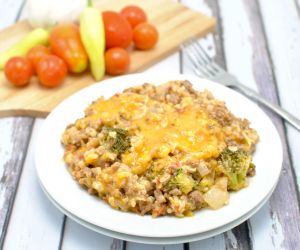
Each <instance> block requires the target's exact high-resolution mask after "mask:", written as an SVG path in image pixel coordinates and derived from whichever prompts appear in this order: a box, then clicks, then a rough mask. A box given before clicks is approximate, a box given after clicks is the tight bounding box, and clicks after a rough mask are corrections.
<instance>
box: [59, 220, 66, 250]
mask: <svg viewBox="0 0 300 250" xmlns="http://www.w3.org/2000/svg"><path fill="white" fill-rule="evenodd" d="M66 220H67V216H66V215H64V216H63V221H62V225H61V230H60V236H59V244H58V249H59V250H61V249H62V246H63V241H64V234H65V228H66Z"/></svg>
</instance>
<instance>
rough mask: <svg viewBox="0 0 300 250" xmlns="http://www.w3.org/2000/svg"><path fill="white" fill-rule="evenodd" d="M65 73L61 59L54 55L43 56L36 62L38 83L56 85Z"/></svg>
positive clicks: (64, 65) (47, 85) (60, 81)
mask: <svg viewBox="0 0 300 250" xmlns="http://www.w3.org/2000/svg"><path fill="white" fill-rule="evenodd" d="M66 74H67V66H66V64H65V63H64V61H63V60H62V59H60V58H59V57H57V56H54V55H46V56H44V57H43V58H42V59H41V60H40V61H39V62H38V64H37V75H38V78H39V80H40V83H41V84H42V85H43V86H46V87H56V86H58V85H60V84H61V83H62V81H63V80H64V79H65V77H66Z"/></svg>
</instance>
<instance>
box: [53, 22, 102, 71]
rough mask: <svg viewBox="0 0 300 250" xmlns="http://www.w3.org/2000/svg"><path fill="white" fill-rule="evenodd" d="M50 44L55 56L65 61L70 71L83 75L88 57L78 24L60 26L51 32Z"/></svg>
mask: <svg viewBox="0 0 300 250" xmlns="http://www.w3.org/2000/svg"><path fill="white" fill-rule="evenodd" d="M49 42H50V46H51V50H52V52H53V54H55V55H57V56H58V57H60V58H61V59H63V60H64V62H65V63H66V64H67V66H68V69H69V71H71V72H73V73H81V72H83V71H84V70H85V69H86V68H87V66H88V56H87V54H86V52H85V49H84V46H83V44H82V41H81V38H80V33H79V27H78V26H77V25H76V24H74V23H62V24H58V25H57V26H55V27H54V28H53V30H52V31H51V33H50V38H49ZM99 46H100V44H99Z"/></svg>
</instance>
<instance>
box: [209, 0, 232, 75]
mask: <svg viewBox="0 0 300 250" xmlns="http://www.w3.org/2000/svg"><path fill="white" fill-rule="evenodd" d="M205 2H206V4H207V5H208V6H209V7H210V9H211V10H212V12H213V16H214V17H215V18H216V19H217V25H216V30H215V32H214V36H213V38H214V43H215V45H216V55H215V58H214V59H215V61H216V63H218V64H219V65H220V66H221V67H223V68H224V69H225V70H226V69H227V66H226V60H227V59H226V54H225V51H224V37H223V25H222V23H223V22H222V17H221V14H220V6H219V3H218V1H217V0H205Z"/></svg>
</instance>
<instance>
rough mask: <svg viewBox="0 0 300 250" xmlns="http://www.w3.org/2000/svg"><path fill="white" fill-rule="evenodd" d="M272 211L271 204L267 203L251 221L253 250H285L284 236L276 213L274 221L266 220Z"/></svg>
mask: <svg viewBox="0 0 300 250" xmlns="http://www.w3.org/2000/svg"><path fill="white" fill-rule="evenodd" d="M270 210H271V208H270V204H269V203H267V204H266V205H264V206H263V207H262V208H261V209H260V210H259V212H258V213H256V214H255V215H254V216H252V217H251V219H250V225H251V229H252V235H253V238H252V243H253V249H284V248H283V247H282V242H283V240H284V234H283V230H282V227H281V225H280V223H279V221H278V218H277V216H276V213H274V215H273V218H272V220H270V219H269V218H268V219H266V216H267V217H269V213H270Z"/></svg>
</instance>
